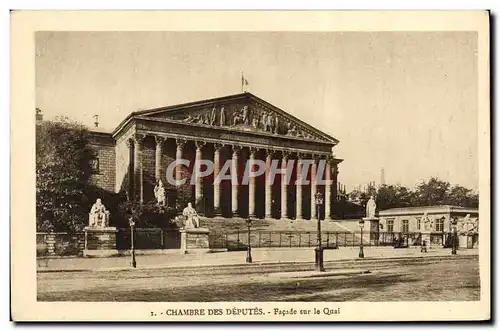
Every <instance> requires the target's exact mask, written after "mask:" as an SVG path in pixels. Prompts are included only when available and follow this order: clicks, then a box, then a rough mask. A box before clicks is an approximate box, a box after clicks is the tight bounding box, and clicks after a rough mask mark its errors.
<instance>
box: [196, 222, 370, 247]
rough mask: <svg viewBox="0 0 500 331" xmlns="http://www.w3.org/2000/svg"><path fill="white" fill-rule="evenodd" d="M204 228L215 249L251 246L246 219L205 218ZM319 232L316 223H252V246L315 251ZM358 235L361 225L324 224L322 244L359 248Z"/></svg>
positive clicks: (345, 223)
mask: <svg viewBox="0 0 500 331" xmlns="http://www.w3.org/2000/svg"><path fill="white" fill-rule="evenodd" d="M200 226H201V227H206V228H208V229H210V232H211V238H212V246H214V247H225V246H234V247H235V249H237V248H238V247H240V246H241V247H242V248H243V247H246V245H247V244H248V233H247V231H248V228H247V223H246V220H245V219H243V218H238V217H235V218H217V217H215V218H201V219H200ZM316 231H317V222H316V220H300V221H297V220H276V219H260V220H256V221H253V222H252V226H251V232H252V236H251V244H252V246H253V247H314V246H315V245H316V240H317V239H316ZM358 231H359V226H358V223H357V221H349V222H344V223H339V222H338V221H322V222H321V232H322V243H323V244H324V245H325V246H334V245H335V244H336V243H337V244H338V245H339V246H357V245H359V242H360V240H361V239H360V235H359V234H358V233H355V232H358ZM364 237H365V236H364ZM366 239H367V238H366V237H365V238H364V240H365V241H366ZM229 248H230V247H229Z"/></svg>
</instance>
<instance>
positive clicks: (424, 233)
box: [422, 231, 431, 248]
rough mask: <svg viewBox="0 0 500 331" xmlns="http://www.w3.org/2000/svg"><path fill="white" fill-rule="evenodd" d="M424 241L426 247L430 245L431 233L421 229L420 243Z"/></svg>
mask: <svg viewBox="0 0 500 331" xmlns="http://www.w3.org/2000/svg"><path fill="white" fill-rule="evenodd" d="M424 241H425V246H426V247H427V248H430V247H431V233H430V231H422V245H423V243H424Z"/></svg>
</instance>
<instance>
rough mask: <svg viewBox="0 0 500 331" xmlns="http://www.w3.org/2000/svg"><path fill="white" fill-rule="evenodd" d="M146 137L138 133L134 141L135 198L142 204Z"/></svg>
mask: <svg viewBox="0 0 500 331" xmlns="http://www.w3.org/2000/svg"><path fill="white" fill-rule="evenodd" d="M145 138H146V135H144V134H140V133H136V134H135V135H134V136H133V137H132V139H133V140H134V188H135V196H136V198H138V199H139V202H140V203H143V202H144V181H143V172H142V153H141V148H142V143H143V142H144V139H145Z"/></svg>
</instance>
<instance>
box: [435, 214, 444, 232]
mask: <svg viewBox="0 0 500 331" xmlns="http://www.w3.org/2000/svg"><path fill="white" fill-rule="evenodd" d="M443 231H444V217H443V218H438V219H437V220H436V232H443Z"/></svg>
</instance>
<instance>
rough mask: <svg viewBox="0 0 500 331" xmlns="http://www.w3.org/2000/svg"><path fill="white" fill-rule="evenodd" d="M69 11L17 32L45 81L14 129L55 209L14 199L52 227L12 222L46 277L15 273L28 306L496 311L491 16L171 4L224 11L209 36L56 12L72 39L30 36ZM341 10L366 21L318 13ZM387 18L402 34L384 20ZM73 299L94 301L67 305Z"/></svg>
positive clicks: (455, 315)
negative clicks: (26, 282)
mask: <svg viewBox="0 0 500 331" xmlns="http://www.w3.org/2000/svg"><path fill="white" fill-rule="evenodd" d="M50 13H51V12H46V13H38V14H37V13H33V12H32V13H24V14H26V16H23V12H18V13H17V14H18V15H19V16H18V23H19V25H17V26H16V25H13V33H16V28H17V29H18V30H17V31H18V32H20V31H21V30H22V33H23V34H24V35H25V36H29V35H31V40H27V42H29V43H31V45H30V46H29V47H28V48H25V49H23V53H26V56H25V57H24V58H26V59H29V61H31V62H32V66H33V67H32V68H31V69H29V70H28V71H29V75H30V76H28V77H30V78H31V79H32V80H31V85H29V86H33V87H34V88H33V91H32V92H31V94H29V95H30V96H32V97H33V100H32V102H25V104H23V107H25V108H23V109H22V111H20V113H19V116H20V115H21V114H22V118H18V117H17V118H16V117H15V116H14V115H13V119H12V121H13V123H14V122H15V121H17V122H16V123H19V125H20V127H21V129H20V130H19V131H23V132H24V131H25V132H26V134H29V137H30V139H32V141H30V142H29V144H30V146H31V145H32V146H33V148H32V149H29V150H28V149H25V150H24V152H23V155H26V156H24V157H25V159H24V160H25V162H23V167H30V168H27V169H31V170H30V175H29V176H28V177H26V178H23V176H15V174H14V172H16V167H15V161H14V160H13V162H14V163H13V177H12V185H13V190H14V189H15V187H16V186H17V185H23V181H26V182H30V183H32V186H31V187H25V188H23V190H29V191H27V192H30V193H29V196H30V197H32V200H33V201H30V202H29V204H24V205H23V203H22V195H21V194H20V193H21V191H17V192H14V191H13V194H14V195H15V196H18V197H19V199H18V198H15V197H13V200H12V204H13V205H12V208H13V210H19V212H21V213H26V214H24V215H25V216H24V217H23V222H24V224H23V225H22V227H24V228H25V229H29V230H27V231H30V232H29V233H33V235H29V236H26V235H24V237H23V235H22V232H23V230H22V229H21V228H19V227H18V226H13V227H12V233H11V235H12V236H13V238H16V239H17V240H18V241H20V242H19V243H18V244H21V242H22V244H23V245H24V247H23V249H22V253H19V254H24V255H23V256H24V257H19V258H18V257H17V256H16V255H14V256H13V257H12V263H13V266H14V264H15V263H20V264H22V266H23V268H26V269H24V271H21V269H20V268H21V267H17V271H16V270H14V269H13V270H12V274H11V277H14V273H15V272H18V273H23V274H24V275H23V276H24V277H28V278H29V279H30V282H32V283H33V285H32V286H31V285H30V287H29V291H28V288H26V292H25V293H24V294H21V293H14V294H13V296H14V297H15V298H16V297H17V296H19V300H21V296H22V297H23V299H22V300H29V301H30V304H32V305H34V306H33V307H40V308H39V309H40V310H38V308H37V309H34V310H33V311H32V312H31V313H29V314H28V313H26V312H23V313H22V314H19V316H26V317H25V318H26V319H28V320H37V319H38V318H41V319H48V320H62V319H63V320H67V319H69V320H106V319H108V318H109V320H117V319H123V320H129V319H132V320H150V321H198V320H200V321H201V320H221V321H223V320H233V321H234V320H241V321H243V320H245V321H265V320H269V321H271V320H276V321H299V320H324V321H335V320H337V321H342V320H400V319H405V318H408V319H413V320H419V319H421V320H441V319H442V318H445V319H446V318H447V319H456V320H460V319H463V318H465V319H483V320H484V319H488V318H489V314H490V311H489V300H490V293H489V291H490V289H489V286H490V284H489V281H490V280H489V276H490V275H489V268H490V266H489V261H490V259H489V254H490V253H489V249H490V248H489V247H490V233H489V227H490V214H489V213H490V201H489V199H490V192H489V189H490V188H489V185H490V183H489V182H490V169H489V153H490V149H489V139H490V136H489V94H488V93H489V92H488V90H489V83H488V82H489V65H488V57H489V48H488V45H489V36H488V29H489V26H488V21H489V16H488V13H487V12H480V11H476V12H472V11H471V12H455V13H451V12H442V13H439V14H438V13H436V12H429V13H425V12H420V13H413V14H414V15H415V17H413V16H408V21H407V22H406V23H404V24H410V23H408V22H412V20H413V22H419V23H418V24H421V27H422V28H421V29H417V28H415V26H413V27H411V26H408V27H405V25H404V24H403V23H401V26H398V25H397V22H402V21H404V19H403V18H404V15H410V13H409V12H405V13H401V15H402V16H401V17H399V16H398V15H400V14H399V13H396V12H385V14H384V13H378V14H379V15H382V16H378V17H376V16H375V15H377V12H372V13H370V14H369V15H373V16H374V17H373V19H370V20H368V22H366V21H365V22H364V23H359V24H358V22H359V21H362V20H363V17H366V15H368V13H366V12H365V13H363V12H352V13H345V12H344V13H334V12H329V13H325V12H310V13H306V12H302V13H298V12H294V13H290V12H289V13H285V12H283V13H281V14H278V13H271V12H259V13H257V12H253V13H252V12H247V13H243V12H225V13H222V12H218V13H216V12H205V13H193V12H190V13H180V12H177V13H174V12H170V13H163V14H165V15H167V17H166V18H168V17H170V18H172V17H174V18H175V17H179V16H181V15H184V14H186V15H191V18H193V20H195V19H196V18H200V17H206V18H207V20H206V21H204V20H200V21H197V23H196V24H197V25H196V26H197V27H198V28H197V29H194V28H193V26H189V24H192V23H189V24H187V23H185V22H184V23H183V24H180V26H179V27H176V28H175V29H174V28H172V26H169V27H166V28H164V29H152V28H150V27H149V25H148V23H147V22H146V23H144V24H145V25H144V27H142V26H141V25H140V27H141V28H137V26H135V25H133V24H132V23H130V22H131V21H126V20H123V21H121V23H122V24H121V25H118V26H117V27H115V28H113V29H109V28H107V29H106V28H102V25H100V24H99V20H101V21H102V20H104V19H105V17H106V15H103V13H100V14H99V13H95V15H96V18H97V19H98V20H97V21H96V23H95V26H92V28H90V27H87V28H85V24H87V25H89V26H90V24H91V23H89V22H90V21H89V20H87V18H90V17H91V16H92V13H90V12H82V13H75V12H67V13H62V12H52V13H53V14H54V15H55V16H53V17H51V19H52V20H51V22H53V20H55V19H57V18H62V19H63V20H61V21H58V23H57V24H56V27H53V28H51V24H52V23H51V24H48V25H46V26H44V24H45V23H44V24H42V23H43V22H45V21H43V20H39V22H41V23H40V24H41V25H39V26H37V24H38V23H33V22H32V23H31V24H32V27H33V28H32V30H30V31H29V32H28V31H25V30H28V29H26V26H24V27H21V22H25V21H26V20H27V19H29V18H30V17H33V18H35V19H41V18H42V17H44V16H43V15H45V16H47V17H46V18H49V17H50ZM108 14H109V15H108V16H109V18H110V22H111V23H110V25H113V24H114V23H115V22H116V21H117V19H118V18H120V17H121V16H120V13H116V15H117V16H112V13H108ZM135 14H136V15H137V16H135V17H142V18H143V19H144V20H145V21H148V15H147V14H145V13H135ZM160 14H162V13H160V12H158V13H156V14H152V15H153V16H151V17H150V19H151V20H152V21H154V20H155V19H158V18H159V17H161V15H160ZM335 14H338V15H348V16H346V17H345V18H350V19H351V20H350V22H351V23H350V24H349V26H346V27H345V28H343V27H342V26H337V25H335V24H338V23H332V24H334V25H332V27H331V28H328V27H327V28H324V26H322V28H317V26H315V25H314V23H312V22H313V21H314V19H313V18H314V17H316V18H317V19H322V20H324V21H325V22H331V21H335V19H334V17H335V16H334V15H335ZM169 15H170V16H169ZM203 15H204V16H203ZM214 15H221V18H224V17H231V18H232V20H228V22H226V23H224V24H222V25H220V26H213V25H210V24H213V22H212V21H211V20H210V19H211V18H213V17H214ZM279 15H281V16H279ZM300 15H301V16H300ZM314 15H316V16H314ZM323 15H326V16H323ZM384 15H389V16H384ZM426 15H428V17H429V21H428V24H429V25H428V26H426V25H425V19H423V18H425V17H427V16H426ZM433 15H434V16H433ZM439 15H443V17H440V16H439ZM76 16H81V17H82V21H81V22H79V23H78V24H76V26H75V25H71V28H67V29H65V28H64V25H63V24H65V23H64V22H68V24H69V22H70V21H71V20H72V19H74V18H75V17H76ZM274 16H276V17H277V18H278V17H279V18H281V19H283V20H285V19H286V21H287V22H289V23H290V24H295V28H292V27H291V25H290V26H286V25H285V26H280V28H277V26H278V25H273V24H270V23H269V22H268V21H267V20H266V19H269V18H271V17H274ZM238 17H241V24H242V25H241V26H238V25H234V23H233V22H234V20H236V21H237V18H238ZM368 17H369V16H368ZM383 17H391V18H394V19H393V20H388V22H389V23H387V24H392V27H393V28H392V29H389V28H387V26H380V27H378V26H376V25H374V24H371V25H370V26H369V27H370V28H367V24H369V23H373V22H380V18H383ZM12 18H13V22H14V23H16V15H13V17H12ZM256 18H262V20H263V21H265V22H267V23H265V24H264V26H263V27H259V28H255V29H250V28H248V29H245V28H244V27H245V24H250V23H251V22H254V19H256ZM377 18H378V19H377ZM300 19H303V22H309V23H310V24H311V28H307V25H303V26H302V27H303V28H301V25H300V24H299V22H300ZM358 20H359V21H358ZM174 21H175V20H174ZM35 22H37V21H36V20H35ZM127 22H128V23H127ZM203 22H207V23H205V24H204V23H203ZM210 22H212V23H210ZM249 22H250V23H249ZM436 22H438V23H439V24H437V26H436V27H434V26H432V24H434V23H436ZM444 22H445V23H446V24H449V26H448V25H446V24H445V23H444ZM174 23H175V22H174ZM174 23H172V21H170V23H169V24H174ZM126 24H130V28H128V29H127V28H126ZM252 24H255V23H252ZM379 24H381V23H379ZM462 24H463V26H462ZM467 24H469V25H467ZM80 25H81V26H80ZM326 25H327V24H326ZM68 26H69V25H68ZM315 27H316V28H315ZM19 42H20V41H19ZM15 43H16V42H13V47H14V46H16V45H15ZM19 48H21V47H19ZM19 52H21V51H19ZM30 53H31V54H30ZM19 59H20V58H19ZM16 64H17V65H19V66H23V65H24V64H23V62H21V60H17V62H16V61H13V66H15V65H16ZM22 71H23V70H22V69H19V73H20V74H19V75H21V73H22ZM16 72H17V71H16V70H13V71H12V73H13V75H16ZM13 79H14V78H13ZM18 79H19V78H18ZM20 84H25V82H23V83H20ZM13 86H14V87H15V86H16V85H15V84H14V85H13ZM13 91H14V92H15V91H16V90H15V89H13ZM485 92H486V93H485ZM28 101H29V100H28ZM30 105H32V107H31V108H30ZM31 119H33V120H32V121H31ZM28 132H29V133H28ZM15 144H17V145H15ZM23 145H24V142H22V141H21V140H18V139H15V135H13V148H12V149H13V151H14V153H16V151H17V150H21V149H23ZM18 157H19V155H18ZM19 169H20V168H19ZM19 171H20V170H19ZM25 184H26V183H25ZM25 184H24V185H25ZM30 199H31V198H30ZM16 202H17V204H16ZM12 222H13V220H11V224H12ZM22 238H25V239H22ZM12 245H13V247H12V249H13V250H18V249H19V248H18V247H14V246H15V245H16V244H15V242H12ZM27 251H28V252H27ZM20 285H21V284H19V283H17V284H16V282H14V283H13V286H14V288H17V289H18V290H19V289H20V288H19V286H20ZM31 290H32V291H31ZM28 293H29V294H28ZM24 296H26V297H25V298H24ZM28 296H29V298H28ZM308 302H310V303H311V304H308ZM451 302H453V303H454V306H453V307H455V308H453V309H451V308H450V307H449V304H450V303H451ZM153 303H154V305H153ZM381 303H384V304H391V305H393V306H388V307H394V310H393V311H392V313H391V311H390V309H389V311H387V310H386V309H385V311H383V312H381V313H380V314H379V315H377V316H376V315H374V314H376V311H379V310H384V309H383V308H382V306H380V305H379V304H381ZM67 304H70V305H77V306H72V307H79V311H76V312H75V311H72V312H68V315H65V313H64V311H62V310H60V311H58V312H54V311H52V312H51V311H50V310H51V308H50V307H51V306H50V305H55V306H53V307H60V308H64V307H65V305H67ZM91 304H92V305H91ZM95 304H98V306H95ZM100 304H102V305H103V306H102V307H106V308H102V310H103V313H101V312H98V310H99V308H98V307H99V305H100ZM124 304H136V305H139V306H138V307H143V308H142V309H141V310H139V309H136V310H135V311H134V312H133V313H130V315H128V317H127V313H126V310H122V311H121V312H116V311H117V310H121V308H119V307H121V306H120V305H124ZM433 304H435V305H436V306H435V307H436V308H432V307H433V306H432V305H433ZM114 305H116V308H113V307H115V306H114ZM140 305H142V306H140ZM371 305H372V306H373V307H374V309H375V312H373V313H368V312H367V313H366V315H365V316H359V314H357V313H356V310H357V309H358V308H356V307H366V308H368V307H372V306H371ZM468 305H470V306H468ZM42 307H43V308H42ZM69 307H70V306H66V308H68V309H69ZM87 307H88V308H89V309H90V310H89V311H87V312H86V309H87ZM91 307H92V308H91ZM131 307H132V306H131ZM418 307H420V308H418ZM467 307H469V308H467ZM53 309H54V308H52V310H53ZM439 309H440V310H443V311H444V310H449V312H447V313H443V315H442V316H441V317H438V316H436V315H432V314H433V312H434V313H435V314H437V311H439ZM461 309H462V310H461ZM107 310H109V314H107V317H103V316H105V315H106V314H104V311H107ZM398 310H399V311H401V312H402V314H401V316H400V317H398V316H397V315H398V312H397V311H398ZM461 312H462V313H461ZM463 312H465V313H463ZM93 313H95V314H97V315H96V317H95V319H93V318H94V317H92V316H93V315H92V314H93ZM419 313H420V314H421V315H418V314H419ZM77 314H79V315H77ZM405 314H408V315H405ZM14 316H15V315H14ZM38 316H39V317H38ZM433 316H434V317H433ZM22 319H24V318H22Z"/></svg>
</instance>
